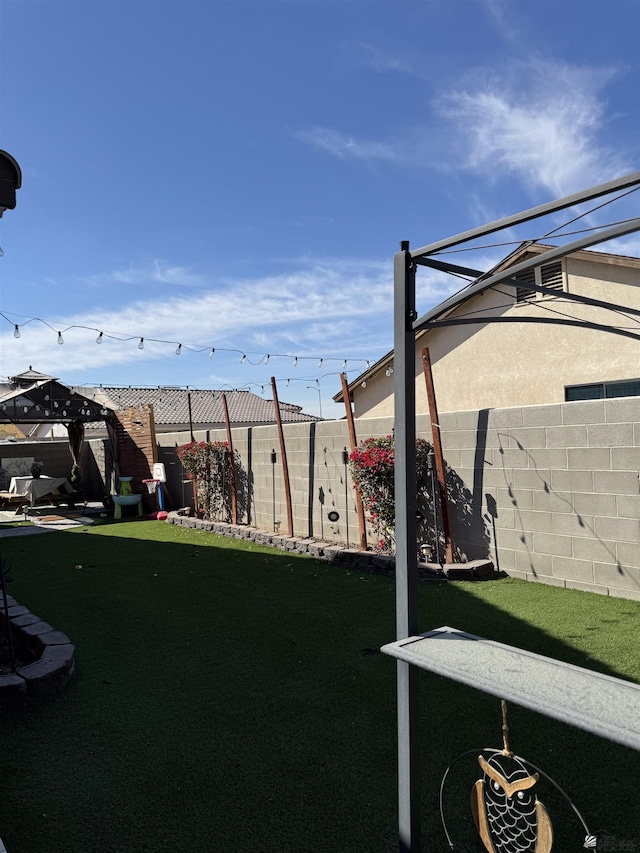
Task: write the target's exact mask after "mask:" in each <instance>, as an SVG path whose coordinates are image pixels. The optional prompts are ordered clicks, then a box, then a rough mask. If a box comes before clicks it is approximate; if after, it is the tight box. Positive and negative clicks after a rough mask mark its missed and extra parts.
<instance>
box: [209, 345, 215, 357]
mask: <svg viewBox="0 0 640 853" xmlns="http://www.w3.org/2000/svg"><path fill="white" fill-rule="evenodd" d="M215 351H216V348H215V347H211V352H210V353H209V358H213V354H214V353H215Z"/></svg>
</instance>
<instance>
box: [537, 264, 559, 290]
mask: <svg viewBox="0 0 640 853" xmlns="http://www.w3.org/2000/svg"><path fill="white" fill-rule="evenodd" d="M540 283H541V284H542V285H543V286H544V287H550V288H551V289H552V290H563V289H564V288H563V281H562V261H557V262H556V263H553V264H545V266H543V267H542V269H541V270H540Z"/></svg>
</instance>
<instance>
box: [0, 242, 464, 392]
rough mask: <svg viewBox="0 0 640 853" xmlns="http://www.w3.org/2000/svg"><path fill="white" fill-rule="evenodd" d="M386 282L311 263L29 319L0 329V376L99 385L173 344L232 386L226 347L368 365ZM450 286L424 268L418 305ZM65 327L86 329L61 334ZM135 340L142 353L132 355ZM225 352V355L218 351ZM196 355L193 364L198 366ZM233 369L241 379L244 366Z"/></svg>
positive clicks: (385, 342)
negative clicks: (38, 374) (91, 380)
mask: <svg viewBox="0 0 640 853" xmlns="http://www.w3.org/2000/svg"><path fill="white" fill-rule="evenodd" d="M392 281H393V270H392V265H391V263H390V262H389V261H370V260H362V259H355V258H342V259H340V258H324V259H318V258H316V259H308V260H307V262H306V263H303V262H302V261H301V260H299V259H298V261H297V262H296V264H295V265H294V267H293V269H292V270H291V271H286V270H285V271H284V272H282V273H281V274H275V275H270V276H263V277H259V278H252V279H251V278H242V279H234V280H230V279H229V280H226V281H225V282H224V283H223V285H222V286H221V287H218V288H216V289H215V290H214V289H203V290H202V291H200V292H198V293H196V294H194V293H193V292H191V293H190V294H189V295H188V296H187V295H186V294H185V295H173V296H166V297H165V298H163V299H162V300H158V299H157V298H153V299H151V298H149V299H137V300H135V301H132V302H129V303H128V304H125V305H123V307H122V308H121V309H118V310H111V311H108V312H101V313H100V314H99V315H89V314H87V313H82V314H75V315H72V316H67V317H65V318H50V317H48V318H46V319H47V320H49V321H50V322H51V324H52V326H53V327H54V329H53V330H52V329H50V328H47V327H46V326H43V325H41V324H39V323H30V324H28V325H26V326H21V331H22V335H21V338H20V339H19V340H15V339H14V338H13V334H12V332H13V327H12V326H11V324H10V323H7V324H6V329H5V328H3V329H2V334H0V355H1V361H2V366H3V373H4V374H5V375H12V374H13V373H14V372H19V371H21V370H24V369H25V368H26V367H27V366H28V365H29V364H32V365H33V366H34V368H36V369H42V370H45V371H46V372H49V373H54V374H56V375H58V376H60V377H61V378H62V379H63V381H64V378H65V376H67V375H68V374H69V371H70V369H72V370H73V371H74V376H77V375H78V372H81V371H89V370H90V371H91V372H92V375H96V374H98V375H102V377H103V378H101V379H99V380H98V381H108V380H106V379H104V375H105V373H106V371H107V369H111V368H114V369H115V368H116V367H120V368H126V369H127V371H128V372H129V375H133V376H135V371H136V370H138V369H139V366H140V365H141V364H146V365H147V367H145V373H146V371H147V370H148V365H149V363H150V362H151V361H154V360H160V359H166V358H173V353H174V350H175V348H176V344H177V343H182V344H183V348H184V349H183V355H184V356H185V358H183V359H182V360H181V363H183V364H184V363H185V359H186V358H189V357H191V355H192V354H190V352H189V349H188V348H189V347H196V348H197V347H203V348H208V347H216V349H217V350H218V352H217V354H216V361H215V364H216V367H217V366H218V365H220V364H221V363H224V360H225V358H226V359H227V363H228V366H229V371H230V372H229V378H228V380H227V381H230V382H231V383H232V384H236V382H237V380H236V379H235V378H234V371H237V369H238V356H237V353H235V351H236V350H238V351H242V352H245V351H246V352H247V353H249V352H254V353H270V354H272V355H274V354H276V353H292V354H298V355H300V356H304V355H305V354H306V355H309V356H311V355H313V356H316V357H322V358H325V359H326V358H330V357H334V358H340V359H342V358H361V359H370V360H372V361H373V360H375V359H376V358H377V357H379V356H380V355H381V354H382V353H383V352H385V351H386V350H387V349H389V348H390V346H391V345H392V340H391V334H392V330H391V317H392V313H393V311H392V303H393V285H392ZM459 285H460V282H459V280H457V279H453V280H452V279H450V277H447V276H445V275H444V274H442V273H440V272H436V271H428V272H425V273H424V275H423V276H422V277H421V280H420V288H419V292H420V302H421V308H422V307H429V305H431V304H433V303H434V302H438V301H440V300H441V299H443V298H444V297H445V296H447V295H449V294H450V293H451V292H452V291H453V290H457V289H458V288H459ZM9 316H10V321H11V323H13V322H17V323H20V322H21V319H22V318H19V317H16V318H15V319H14V317H13V316H12V315H9ZM69 326H75V327H82V326H85V327H89V328H88V329H86V328H85V329H83V328H69V329H68V331H66V329H67V327H69ZM57 329H62V330H63V333H64V345H63V346H57V345H56V331H57ZM98 331H103V332H104V336H103V339H102V343H101V345H100V346H97V345H96V337H97V334H96V332H98ZM109 335H115V336H116V337H117V339H116V340H114V339H112V338H110V337H109ZM127 337H129V338H130V339H129V340H124V338H127ZM141 337H143V338H144V339H145V341H144V349H142V350H139V349H138V342H139V339H140V338H141ZM152 339H159V340H161V341H166V342H167V343H154V342H153V340H152ZM225 350H233V351H234V353H231V354H227V355H225V352H224V351H225ZM206 355H207V353H206V352H205V353H203V354H202V356H199V358H200V359H201V360H202V359H205V361H207V363H208V360H207V359H206ZM193 357H195V356H193ZM287 363H288V362H287ZM315 367H317V363H316V365H315ZM217 369H219V368H218V367H217ZM269 369H271V367H270V368H269ZM242 370H244V371H245V372H244V373H243V374H242V375H247V373H246V368H244V367H243V368H242ZM111 372H112V371H111ZM128 381H135V380H134V379H128ZM165 381H167V380H166V379H165ZM191 381H192V380H191V379H185V380H184V383H185V384H186V382H191ZM240 384H242V382H240Z"/></svg>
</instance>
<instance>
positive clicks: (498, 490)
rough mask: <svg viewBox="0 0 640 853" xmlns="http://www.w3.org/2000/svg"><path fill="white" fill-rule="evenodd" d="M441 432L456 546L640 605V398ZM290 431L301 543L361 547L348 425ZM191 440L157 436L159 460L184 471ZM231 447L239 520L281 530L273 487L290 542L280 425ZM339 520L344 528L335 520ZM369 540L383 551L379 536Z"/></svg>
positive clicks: (371, 432) (491, 418) (483, 416)
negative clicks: (242, 476)
mask: <svg viewBox="0 0 640 853" xmlns="http://www.w3.org/2000/svg"><path fill="white" fill-rule="evenodd" d="M440 426H441V435H442V443H443V450H444V455H445V460H446V462H447V464H448V465H449V466H450V468H451V469H452V478H453V479H455V481H456V486H457V492H456V494H457V498H458V502H459V505H458V506H456V507H453V508H452V526H453V535H454V542H455V544H456V546H457V548H458V549H459V551H460V552H462V553H463V554H464V555H465V556H466V557H467V558H468V559H470V560H471V559H476V558H485V557H490V558H491V559H492V560H493V561H494V563H495V565H496V566H497V568H498V569H500V570H504V571H506V572H507V573H508V574H509V575H511V576H514V577H518V578H523V579H525V580H532V581H538V582H542V583H548V584H553V585H558V586H565V587H572V588H577V589H584V590H590V591H593V592H599V593H603V594H608V595H615V596H622V597H628V598H636V599H640V480H639V470H640V400H638V399H633V398H622V399H618V400H615V399H614V400H594V401H585V402H574V403H563V404H558V405H546V406H524V407H516V408H510V409H491V410H482V411H480V412H477V411H476V412H454V413H445V414H442V415H441V416H440ZM392 429H393V420H392V419H391V418H369V419H367V418H361V419H358V420H357V421H356V434H357V438H358V440H359V441H361V440H363V439H365V438H367V437H369V436H384V435H388V434H389V433H391V431H392ZM284 431H285V442H286V451H287V460H288V464H289V475H290V482H291V492H292V499H293V524H294V534H295V535H296V536H302V537H307V536H311V537H315V538H318V539H322V540H323V541H330V542H331V541H335V542H336V543H340V544H345V543H346V541H347V533H348V538H349V544H350V545H351V547H354V545H356V544H357V543H358V521H357V515H356V509H355V496H354V492H353V489H352V487H351V482H350V480H349V478H348V476H347V483H346V486H347V488H346V489H345V480H344V473H345V472H344V465H343V463H342V451H343V448H345V447H346V448H349V435H348V429H347V424H346V421H326V422H319V423H316V424H290V425H286V426H285V427H284ZM417 431H418V435H420V436H422V437H424V438H426V439H427V440H431V426H430V423H429V419H428V418H427V417H426V416H419V417H418V422H417ZM196 438H197V439H198V440H204V439H206V438H209V439H211V440H225V439H226V434H225V432H224V430H217V431H211V432H210V433H207V434H205V433H198V434H196ZM188 440H189V436H188V435H185V434H184V433H182V434H172V435H169V436H167V435H164V436H162V435H161V436H158V441H159V444H160V445H161V447H160V458H161V460H163V461H165V462H166V463H167V460H170V459H171V458H173V459H174V463H173V465H174V467H175V454H174V453H173V449H174V448H175V445H176V444H183V443H185V442H186V441H188ZM233 442H234V449H235V450H237V452H238V454H239V456H240V460H241V465H242V466H243V468H244V470H245V471H246V472H247V475H248V482H247V491H248V502H247V501H245V504H246V505H247V509H246V512H245V516H244V518H240V519H239V520H240V521H246V522H248V523H250V524H252V525H255V526H257V527H259V528H261V529H265V530H272V529H273V517H274V500H273V487H274V480H275V516H276V520H278V521H280V522H281V525H280V531H281V532H284V533H286V532H287V516H286V505H285V496H284V484H283V477H282V464H281V453H280V446H279V443H278V436H277V430H276V428H275V426H265V427H249V428H247V427H242V428H238V429H234V430H233ZM272 449H275V451H276V458H277V462H276V465H275V466H272V464H271V451H272ZM172 454H173V455H172ZM167 470H168V473H169V474H170V471H171V466H170V464H167ZM170 476H171V475H170ZM189 489H190V487H189V486H187V490H189ZM331 511H336V512H338V513H339V516H340V518H339V519H338V521H336V522H331V521H329V519H328V514H329V512H331ZM347 521H348V531H347ZM369 542H370V543H371V544H375V538H374V536H373V532H372V531H371V530H370V531H369Z"/></svg>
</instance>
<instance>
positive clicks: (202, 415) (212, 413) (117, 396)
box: [74, 386, 319, 427]
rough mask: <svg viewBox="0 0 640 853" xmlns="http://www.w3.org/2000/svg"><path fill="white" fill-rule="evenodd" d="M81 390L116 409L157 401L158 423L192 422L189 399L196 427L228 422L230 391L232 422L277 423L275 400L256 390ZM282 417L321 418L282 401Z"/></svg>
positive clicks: (295, 419)
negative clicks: (258, 393) (259, 393)
mask: <svg viewBox="0 0 640 853" xmlns="http://www.w3.org/2000/svg"><path fill="white" fill-rule="evenodd" d="M74 390H75V391H78V393H81V394H84V395H88V396H90V397H92V398H93V399H95V400H96V401H99V402H100V403H101V404H102V405H106V406H108V407H109V408H112V409H126V408H128V407H129V406H141V405H153V415H154V420H155V423H156V426H161V425H169V424H188V423H189V402H188V397H189V395H190V396H191V416H192V422H193V425H194V427H197V426H198V425H199V424H224V410H223V407H222V394H223V393H224V394H226V398H227V407H228V409H229V420H230V421H231V423H232V424H234V423H242V424H271V423H275V413H274V409H273V400H265V399H263V398H262V397H259V396H258V395H257V394H254V393H253V392H252V391H224V392H222V391H200V390H186V389H183V388H116V387H105V386H100V387H99V388H80V387H79V388H75V389H74ZM280 417H281V419H282V421H283V423H298V422H308V421H317V420H319V418H317V417H315V416H314V415H307V414H305V413H304V412H303V411H302V407H301V406H295V405H293V404H292V403H283V402H282V401H280Z"/></svg>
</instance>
